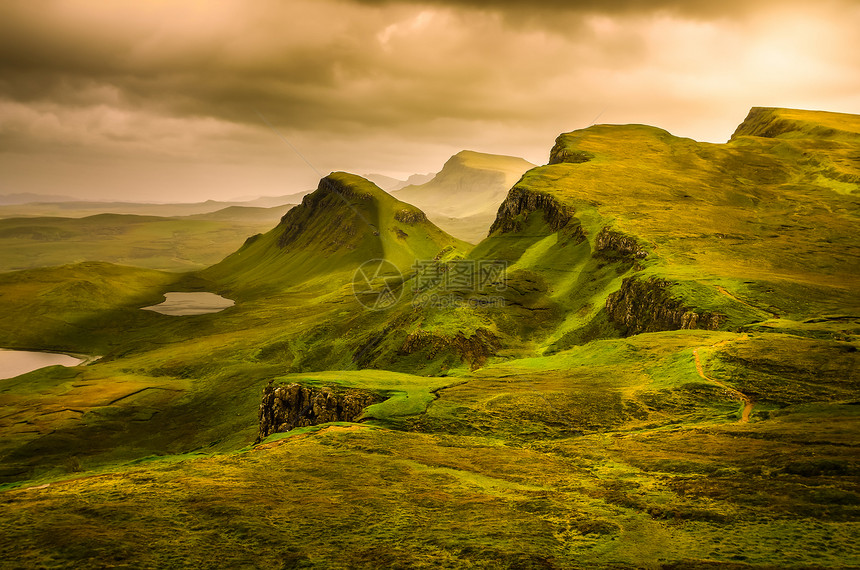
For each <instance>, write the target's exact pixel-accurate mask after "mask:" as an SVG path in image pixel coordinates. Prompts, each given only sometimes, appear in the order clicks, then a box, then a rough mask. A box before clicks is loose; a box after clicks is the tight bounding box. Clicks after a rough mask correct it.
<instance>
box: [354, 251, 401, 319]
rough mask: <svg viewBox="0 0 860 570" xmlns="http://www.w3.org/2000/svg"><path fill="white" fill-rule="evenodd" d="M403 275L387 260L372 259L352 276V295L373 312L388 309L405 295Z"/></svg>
mask: <svg viewBox="0 0 860 570" xmlns="http://www.w3.org/2000/svg"><path fill="white" fill-rule="evenodd" d="M402 283H403V274H402V273H400V270H399V269H397V267H396V266H395V265H394V264H393V263H391V262H390V261H387V260H385V259H371V260H370V261H365V262H364V263H362V264H361V265H360V266H359V268H358V269H356V270H355V275H353V276H352V294H353V295H354V296H355V298H356V299H357V300H358V302H359V303H361V304H362V305H363V306H364V307H365V308H367V309H370V310H371V311H382V310H385V309H388V308H389V307H391V306H392V305H394V304H395V303H396V302H397V301H399V300H400V295H402V294H403V288H402V287H401V284H402Z"/></svg>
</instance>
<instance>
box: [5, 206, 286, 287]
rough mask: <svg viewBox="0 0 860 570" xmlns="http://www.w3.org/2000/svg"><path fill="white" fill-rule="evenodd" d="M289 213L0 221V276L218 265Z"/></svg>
mask: <svg viewBox="0 0 860 570" xmlns="http://www.w3.org/2000/svg"><path fill="white" fill-rule="evenodd" d="M289 208H290V206H282V207H277V208H245V207H239V206H233V207H228V208H224V209H221V210H218V211H215V212H211V213H207V214H197V215H193V216H189V217H177V218H167V217H156V216H137V215H124V214H98V215H94V216H88V217H84V218H46V217H37V218H7V219H0V272H3V271H14V270H19V269H31V268H35V267H49V266H54V265H66V264H70V263H79V262H83V261H106V262H111V263H118V264H122V265H134V266H137V267H145V268H149V269H159V270H164V271H192V270H195V269H202V268H204V267H208V266H210V265H212V264H213V263H217V262H218V261H220V260H222V259H223V258H224V257H226V256H227V255H229V254H230V253H232V252H233V251H235V250H236V248H238V247H239V246H240V245H242V243H243V242H244V240H245V239H246V238H247V237H248V236H249V235H253V234H255V233H259V232H260V231H264V230H266V229H268V228H270V227H271V226H272V224H274V223H276V222H277V221H278V219H280V217H281V216H283V214H284V213H285V212H286V211H287V210H288V209H289Z"/></svg>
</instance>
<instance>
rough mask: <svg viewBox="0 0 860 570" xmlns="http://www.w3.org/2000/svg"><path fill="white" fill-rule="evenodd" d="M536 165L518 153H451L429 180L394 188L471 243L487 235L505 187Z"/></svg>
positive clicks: (400, 196) (435, 220)
mask: <svg viewBox="0 0 860 570" xmlns="http://www.w3.org/2000/svg"><path fill="white" fill-rule="evenodd" d="M534 167H535V165H534V164H532V163H530V162H528V161H526V160H524V159H522V158H518V157H514V156H504V155H498V154H485V153H480V152H474V151H470V150H464V151H461V152H459V153H457V154H455V155H454V156H452V157H451V158H450V159H448V161H447V162H446V163H445V165H444V166H443V167H442V170H441V171H440V172H439V173H438V174H436V175H435V176H434V177H433V178H432V179H431V180H429V181H427V182H424V183H422V184H411V185H409V186H405V187H404V188H403V189H401V190H399V191H397V198H398V199H400V200H403V201H405V202H409V203H410V204H415V205H416V206H418V207H419V208H421V209H422V210H424V211H425V212H426V213H427V217H428V218H429V219H430V220H432V221H433V222H434V223H435V224H436V225H438V226H439V227H440V228H442V229H444V230H445V231H447V232H448V233H450V234H451V235H453V236H456V237H458V238H460V239H463V240H466V241H468V242H470V243H478V242H479V241H481V240H482V239H483V238H485V237H487V233H488V232H489V229H490V226H491V225H492V223H493V220H494V219H495V217H496V213H497V211H498V209H499V205H500V204H501V203H502V201H503V200H504V199H505V196H506V195H507V193H508V190H510V189H511V187H512V186H513V185H514V184H516V182H517V180H519V179H520V177H521V176H522V175H523V173H525V172H526V171H527V170H529V169H531V168H534Z"/></svg>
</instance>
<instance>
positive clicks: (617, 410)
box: [0, 108, 860, 570]
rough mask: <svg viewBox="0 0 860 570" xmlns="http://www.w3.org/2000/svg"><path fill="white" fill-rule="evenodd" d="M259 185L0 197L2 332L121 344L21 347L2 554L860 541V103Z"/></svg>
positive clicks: (644, 549)
mask: <svg viewBox="0 0 860 570" xmlns="http://www.w3.org/2000/svg"><path fill="white" fill-rule="evenodd" d="M463 172H467V173H468V176H466V175H463V176H459V175H458V173H460V174H462V173H463ZM458 176H459V177H458ZM451 180H456V182H450V181H451ZM464 180H466V181H467V182H468V181H471V182H468V184H466V183H465V182H462V181H464ZM446 181H447V182H446ZM457 184H461V186H459V190H458V186H457ZM477 186H480V187H481V188H482V190H481V192H479V193H478V192H476V193H470V194H469V195H468V196H458V195H457V192H460V193H462V192H463V189H464V188H474V187H477ZM46 208H47V207H46ZM269 208H274V210H272V211H269ZM277 208H282V209H280V210H278V209H277ZM265 209H266V211H262V210H263V209H262V208H261V209H260V210H249V211H244V210H240V211H237V210H232V211H229V212H222V213H221V214H219V215H213V214H212V212H208V213H198V214H188V215H189V216H190V217H191V218H195V219H194V220H186V221H187V222H188V223H189V224H191V222H192V221H193V222H194V223H195V224H198V223H199V224H208V225H193V224H192V225H183V222H182V221H181V220H180V219H179V218H177V217H171V216H162V215H161V213H158V214H157V216H159V217H155V216H153V219H146V220H135V224H145V225H144V226H140V229H138V230H134V231H137V232H139V233H137V234H128V233H127V232H129V231H131V230H128V228H127V227H126V226H125V225H124V224H125V221H128V220H125V221H123V220H119V219H118V218H121V217H122V216H128V215H130V214H110V216H112V218H111V219H110V220H109V221H110V223H111V224H113V225H114V227H117V228H119V227H120V226H122V227H123V229H122V230H121V231H120V230H116V231H117V232H119V233H122V234H123V235H133V239H132V238H129V239H128V240H127V241H125V242H123V243H122V244H121V245H122V248H119V246H118V245H117V243H116V242H112V241H110V242H105V241H99V243H98V244H96V245H93V247H98V248H101V249H99V250H98V251H99V256H98V257H91V258H89V259H88V260H86V261H82V262H80V263H70V264H63V263H62V262H60V261H58V259H59V256H52V255H51V254H50V253H49V248H47V247H46V244H47V243H51V244H56V247H57V248H58V249H60V248H68V249H69V250H71V249H72V248H71V247H70V246H69V243H64V240H69V239H78V237H74V236H88V237H87V239H91V238H92V235H93V230H92V227H94V226H93V224H102V223H103V222H104V221H105V220H104V218H101V219H98V218H99V216H96V218H97V219H95V220H93V219H91V218H90V217H80V218H77V219H76V221H75V220H72V218H71V217H69V218H60V217H57V216H56V215H55V212H53V211H49V210H46V212H48V214H47V217H45V216H43V217H42V218H40V219H39V221H38V222H37V221H34V220H31V221H30V222H28V223H25V220H24V219H23V218H15V219H14V220H11V219H9V220H0V241H2V240H13V241H8V243H9V244H10V246H9V248H8V249H7V248H6V247H5V246H4V250H3V254H2V256H0V262H4V260H9V261H7V262H6V263H7V265H4V267H3V268H4V269H6V271H4V272H2V273H0V315H2V319H0V346H2V347H4V348H8V349H21V350H42V351H52V352H61V353H68V354H81V355H91V356H98V357H100V358H99V359H98V360H97V361H95V362H91V363H89V364H87V365H85V366H76V367H62V366H53V367H48V368H42V369H39V370H36V371H33V372H30V373H27V374H24V375H21V376H17V377H15V378H10V379H6V380H0V406H2V408H0V410H2V411H0V429H2V433H3V437H2V438H0V503H2V516H0V567H3V568H21V567H44V568H72V567H74V568H80V567H149V568H172V567H189V566H195V567H201V568H239V567H249V568H250V567H261V568H541V569H543V568H546V569H549V568H559V569H562V568H583V569H585V568H614V569H625V568H631V569H632V568H655V569H656V568H663V569H687V568H693V569H695V568H701V569H721V570H722V569H725V570H736V569H745V568H768V569H776V568H858V567H860V546H858V543H857V536H858V533H860V522H858V517H860V454H858V446H860V437H858V435H860V370H858V363H860V352H858V348H860V237H858V231H857V228H858V222H860V116H858V115H848V114H840V113H829V112H823V111H802V110H794V109H779V108H754V109H752V110H751V111H750V112H749V115H748V116H747V117H746V119H745V120H744V121H743V122H742V123H741V124H740V125H739V126H738V128H737V130H736V131H735V133H734V135H733V136H732V137H731V139H730V140H729V141H728V142H726V143H725V144H712V143H702V142H697V141H694V140H691V139H686V138H679V137H676V136H673V135H672V134H670V133H668V132H666V131H664V130H662V129H660V128H657V127H652V126H646V125H593V126H591V127H588V128H586V129H582V130H578V131H574V132H570V133H565V134H562V135H560V136H559V137H558V139H557V140H556V142H555V145H554V146H553V148H552V149H551V150H550V153H549V160H548V163H547V164H546V165H544V166H534V165H531V164H529V163H527V162H525V161H523V160H522V159H517V158H514V157H493V155H482V154H481V153H474V152H470V151H464V152H462V153H459V154H458V155H455V156H454V157H452V159H451V160H450V161H449V162H448V163H447V164H446V165H445V167H444V168H443V170H442V172H440V173H439V174H438V175H437V176H436V178H434V179H432V180H429V181H422V183H421V184H414V185H410V186H406V187H405V188H402V189H398V190H396V191H392V192H391V193H387V192H385V191H384V190H382V189H381V188H380V187H379V186H377V185H376V184H374V183H373V182H370V181H369V180H367V179H366V178H362V177H360V176H357V175H355V174H350V173H345V172H334V173H332V174H330V175H328V176H326V177H325V178H323V179H322V180H321V181H320V184H319V187H318V189H317V190H315V191H314V192H311V193H309V194H307V195H305V196H303V197H302V198H301V203H300V204H298V205H296V206H294V207H287V206H286V203H285V204H284V205H282V206H278V207H275V206H274V205H266V206H265ZM275 210H277V216H281V217H280V218H279V220H278V219H277V216H275V217H276V219H274V220H272V219H271V216H273V214H274V212H275ZM87 215H89V213H87ZM147 215H149V214H147ZM201 216H202V218H201ZM207 216H208V218H207ZM114 217H115V218H114ZM141 217H142V215H141ZM63 220H65V221H63ZM70 220H71V221H70ZM212 224H216V225H212ZM217 224H224V225H220V226H219V225H217ZM192 226H193V227H192ZM251 226H254V228H259V229H253V228H251ZM98 227H103V225H99V226H98ZM34 228H35V229H34ZM188 228H192V229H188ZM246 230H253V231H246ZM177 231H181V232H186V233H183V234H182V239H183V240H184V241H182V244H183V245H182V248H183V249H182V251H183V252H187V255H186V254H185V253H183V255H182V257H181V259H182V260H181V261H179V262H177V259H178V258H177V257H176V256H175V255H173V253H171V251H173V250H172V249H171V248H173V247H174V246H175V244H176V243H177V242H175V241H171V240H172V239H174V238H175V237H176V235H175V233H174V232H177ZM243 231H246V234H247V235H243V236H242V239H241V240H238V241H237V243H236V244H235V246H234V245H231V246H230V247H231V249H229V250H228V251H223V252H220V250H219V253H218V257H217V259H210V258H208V257H200V253H199V252H198V253H194V251H195V249H196V247H197V246H196V245H195V244H197V245H199V244H201V243H209V242H211V241H213V240H217V238H213V235H221V236H226V235H229V236H231V237H230V239H231V240H236V238H237V235H238V233H239V232H243ZM33 232H37V233H36V234H34V233H33ZM38 232H42V233H38ZM212 232H215V233H214V234H213V233H212ZM218 232H226V233H218ZM251 234H253V235H251ZM34 235H35V236H36V238H38V239H37V240H36V241H39V242H40V243H38V244H33V243H31V242H32V241H33V236H34ZM248 235H250V237H247V236H248ZM45 236H47V237H45ZM147 236H158V238H157V240H163V241H158V243H161V244H162V245H163V247H161V248H160V249H158V250H157V251H149V252H141V251H140V250H133V248H134V247H140V245H139V243H138V242H141V243H142V242H143V241H146V240H148V239H150V238H148V237H147ZM42 238H44V239H42ZM246 238H247V239H246ZM14 240H18V241H14ZM207 240H208V241H207ZM96 241H98V240H96ZM150 241H151V240H150ZM25 242H26V244H27V245H26V247H32V248H34V249H33V250H32V251H33V252H35V251H38V252H39V255H40V256H43V258H42V259H43V262H39V263H32V264H31V265H28V268H27V269H23V270H17V271H10V270H9V269H12V268H13V267H17V266H16V265H15V264H21V263H25V262H27V258H28V256H27V255H25V254H23V253H22V250H21V249H17V250H16V249H15V248H16V247H17V246H21V247H24V245H22V244H24V243H25ZM130 243H137V244H138V245H132V246H129V244H130ZM230 243H231V244H232V242H230ZM16 244H17V246H16ZM76 247H78V248H80V247H81V246H76ZM117 248H119V249H117ZM130 251H138V258H139V259H145V261H144V262H140V263H136V262H135V257H134V256H129V255H128V252H130ZM209 253H210V254H211V252H209ZM110 256H112V257H110ZM29 257H30V258H32V257H33V254H31V255H30V256H29ZM110 261H115V262H116V263H111V262H110ZM368 263H370V265H368ZM54 264H56V265H54ZM204 291H206V292H212V293H217V294H218V295H221V296H223V297H226V298H228V299H231V300H233V301H235V305H234V306H231V307H229V308H227V309H225V310H223V311H221V312H217V313H211V314H204V315H195V316H187V317H176V316H169V315H163V314H158V313H155V312H152V311H142V310H140V309H141V308H142V307H148V306H151V305H155V304H158V303H159V302H161V301H162V300H163V299H164V294H165V293H167V292H204Z"/></svg>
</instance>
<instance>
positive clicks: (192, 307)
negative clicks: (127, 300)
mask: <svg viewBox="0 0 860 570" xmlns="http://www.w3.org/2000/svg"><path fill="white" fill-rule="evenodd" d="M233 305H235V302H234V301H233V300H231V299H227V298H224V297H222V296H221V295H216V294H215V293H177V292H173V293H165V294H164V302H163V303H159V304H158V305H152V306H149V307H142V309H143V310H144V311H155V312H156V313H161V314H162V315H170V316H173V317H185V316H188V315H205V314H208V313H217V312H219V311H223V310H224V309H226V308H227V307H232V306H233Z"/></svg>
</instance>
